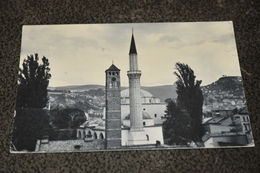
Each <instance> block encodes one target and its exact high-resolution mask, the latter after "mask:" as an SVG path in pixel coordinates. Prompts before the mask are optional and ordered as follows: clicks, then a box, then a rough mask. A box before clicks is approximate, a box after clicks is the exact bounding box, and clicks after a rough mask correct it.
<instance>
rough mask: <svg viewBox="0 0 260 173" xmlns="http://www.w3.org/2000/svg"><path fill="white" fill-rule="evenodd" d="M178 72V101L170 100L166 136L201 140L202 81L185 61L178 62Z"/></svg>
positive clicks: (176, 73) (176, 66) (167, 111)
mask: <svg viewBox="0 0 260 173" xmlns="http://www.w3.org/2000/svg"><path fill="white" fill-rule="evenodd" d="M175 68H176V70H177V72H174V74H175V75H176V76H177V81H176V85H177V90H176V93H177V95H178V96H177V101H176V103H175V102H174V101H173V100H168V105H167V110H166V115H167V116H168V117H167V120H166V121H165V123H164V128H165V131H169V132H166V136H167V133H168V137H169V138H171V139H172V140H173V139H174V138H175V140H178V139H183V140H184V141H187V142H188V141H194V142H201V137H202V135H203V133H204V132H203V127H202V124H201V123H202V114H203V113H202V105H203V94H202V91H201V89H200V84H201V82H202V81H198V80H196V81H195V79H196V76H195V75H194V71H193V70H192V69H191V68H190V67H189V66H188V65H187V64H183V63H179V62H178V63H176V65H175Z"/></svg>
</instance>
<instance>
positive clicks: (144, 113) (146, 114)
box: [125, 111, 152, 120]
mask: <svg viewBox="0 0 260 173" xmlns="http://www.w3.org/2000/svg"><path fill="white" fill-rule="evenodd" d="M142 117H143V120H145V119H152V118H151V117H150V115H149V114H148V113H147V112H145V111H143V112H142ZM125 120H130V114H128V115H127V116H126V117H125Z"/></svg>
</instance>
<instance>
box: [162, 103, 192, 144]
mask: <svg viewBox="0 0 260 173" xmlns="http://www.w3.org/2000/svg"><path fill="white" fill-rule="evenodd" d="M165 102H166V103H167V106H166V111H165V113H166V121H164V122H163V136H164V138H165V139H168V140H169V141H168V144H174V143H176V144H184V143H187V142H191V128H190V124H191V118H190V117H189V116H188V115H187V114H185V112H183V111H182V110H181V109H180V107H178V106H177V104H176V103H175V102H174V101H173V100H172V99H166V100H165Z"/></svg>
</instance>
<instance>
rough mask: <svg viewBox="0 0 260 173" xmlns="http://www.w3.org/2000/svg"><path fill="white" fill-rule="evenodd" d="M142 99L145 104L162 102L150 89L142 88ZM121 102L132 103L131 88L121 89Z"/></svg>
mask: <svg viewBox="0 0 260 173" xmlns="http://www.w3.org/2000/svg"><path fill="white" fill-rule="evenodd" d="M141 101H142V103H145V104H153V103H160V102H161V101H160V99H158V98H156V97H154V96H153V95H152V94H151V93H149V92H148V91H145V90H142V89H141ZM121 104H130V100H129V89H125V90H123V91H121Z"/></svg>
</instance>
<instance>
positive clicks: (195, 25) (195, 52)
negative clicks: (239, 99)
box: [20, 21, 241, 87]
mask: <svg viewBox="0 0 260 173" xmlns="http://www.w3.org/2000/svg"><path fill="white" fill-rule="evenodd" d="M132 28H133V33H134V38H135V44H136V49H137V54H138V66H139V70H141V71H142V76H141V85H142V86H160V85H172V84H173V83H174V82H175V81H176V80H177V78H176V76H175V75H174V74H173V73H174V72H175V71H176V69H175V64H176V62H181V63H185V64H188V65H189V66H190V67H191V68H192V69H193V71H194V73H195V76H196V80H202V84H201V85H202V86H204V85H208V84H210V83H212V82H214V81H216V80H218V79H219V78H220V77H222V75H227V76H241V72H240V68H239V63H238V55H237V49H236V43H235V35H234V30H233V23H232V22H231V21H224V22H182V23H129V24H71V25H24V26H23V33H22V47H21V57H20V64H21V62H22V61H23V60H24V59H26V58H27V55H30V54H34V53H38V55H39V57H43V56H45V57H46V58H48V59H49V62H50V69H51V71H50V73H51V75H52V77H51V79H50V84H49V86H51V87H57V86H67V85H88V84H98V85H105V70H106V69H108V68H109V67H110V66H111V65H112V63H114V65H116V66H117V67H118V68H119V69H120V70H121V72H120V75H121V86H128V77H127V71H128V70H129V55H128V54H129V48H130V41H131V36H132Z"/></svg>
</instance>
